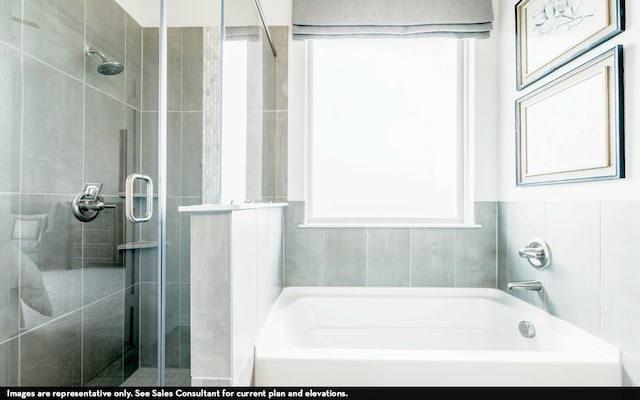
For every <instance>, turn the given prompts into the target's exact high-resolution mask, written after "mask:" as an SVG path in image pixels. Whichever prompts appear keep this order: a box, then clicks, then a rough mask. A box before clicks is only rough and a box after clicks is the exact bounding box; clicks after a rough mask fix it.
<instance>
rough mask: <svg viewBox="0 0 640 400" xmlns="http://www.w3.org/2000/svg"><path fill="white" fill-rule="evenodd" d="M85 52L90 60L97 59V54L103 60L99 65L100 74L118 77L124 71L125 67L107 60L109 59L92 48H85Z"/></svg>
mask: <svg viewBox="0 0 640 400" xmlns="http://www.w3.org/2000/svg"><path fill="white" fill-rule="evenodd" d="M84 52H85V54H86V55H87V57H89V58H93V57H95V55H96V54H97V55H98V56H99V57H100V58H102V64H100V65H98V72H99V73H101V74H102V75H118V74H119V73H121V72H122V71H124V65H122V64H120V63H119V62H115V61H111V60H109V59H107V57H105V56H104V54H102V52H100V51H99V50H96V49H93V48H91V47H85V49H84Z"/></svg>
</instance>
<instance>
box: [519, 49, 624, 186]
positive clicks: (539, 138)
mask: <svg viewBox="0 0 640 400" xmlns="http://www.w3.org/2000/svg"><path fill="white" fill-rule="evenodd" d="M622 60H623V48H622V46H621V45H618V46H615V47H614V48H612V49H610V50H608V51H606V52H605V53H602V54H601V55H599V56H597V57H595V58H594V59H592V60H590V61H588V62H586V63H584V64H582V65H581V66H579V67H577V68H575V69H574V70H572V71H570V72H568V73H566V74H565V75H563V76H561V77H559V78H557V79H555V80H554V81H552V82H550V83H548V84H546V85H544V86H542V87H540V88H539V89H536V90H534V91H532V92H530V93H529V94H527V95H525V96H523V97H521V98H519V99H517V100H516V104H515V107H516V185H517V186H527V185H544V184H556V183H565V182H580V181H593V180H604V179H621V178H624V176H625V163H624V161H625V160H624V88H623V68H622V65H623V64H622Z"/></svg>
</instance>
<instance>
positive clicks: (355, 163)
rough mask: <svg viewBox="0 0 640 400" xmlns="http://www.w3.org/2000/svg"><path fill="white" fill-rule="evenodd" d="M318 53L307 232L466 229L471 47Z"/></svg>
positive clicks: (326, 49) (333, 45)
mask: <svg viewBox="0 0 640 400" xmlns="http://www.w3.org/2000/svg"><path fill="white" fill-rule="evenodd" d="M309 46H310V49H309V79H310V81H309V110H308V112H309V114H308V123H309V124H308V128H309V137H308V145H309V149H308V174H309V175H308V183H307V190H308V193H307V201H308V205H307V223H309V224H314V223H317V224H322V223H327V224H343V223H347V224H351V223H355V224H357V223H364V224H369V223H374V224H375V223H385V224H395V223H398V224H405V223H408V224H414V223H418V224H419V223H445V224H446V223H462V222H464V221H465V215H464V214H465V213H464V209H465V207H464V206H465V184H464V182H465V180H464V175H465V174H464V173H463V172H464V168H465V162H464V154H465V151H464V143H465V135H464V134H463V133H464V132H463V131H464V129H463V125H464V123H463V122H464V112H463V111H464V110H463V108H464V107H463V105H464V103H465V102H464V96H463V94H464V84H463V83H464V79H463V77H464V73H465V71H464V70H465V69H464V68H463V67H464V51H463V48H464V46H465V43H464V42H463V41H459V40H454V39H438V40H434V39H429V40H420V39H415V40H413V39H411V40H407V39H403V40H393V39H391V40H382V39H373V40H363V39H360V40H317V41H313V42H310V45H309Z"/></svg>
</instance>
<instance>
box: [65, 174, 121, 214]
mask: <svg viewBox="0 0 640 400" xmlns="http://www.w3.org/2000/svg"><path fill="white" fill-rule="evenodd" d="M101 188H102V184H101V183H87V184H85V185H84V189H83V190H82V192H79V193H78V194H76V195H75V196H74V197H73V200H72V201H71V211H72V212H73V215H74V216H75V217H76V219H77V220H79V221H81V222H91V221H93V220H94V219H96V218H98V214H100V211H102V210H104V209H105V208H116V205H115V204H105V202H104V199H103V198H102V197H101V196H100V189H101Z"/></svg>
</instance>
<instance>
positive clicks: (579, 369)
mask: <svg viewBox="0 0 640 400" xmlns="http://www.w3.org/2000/svg"><path fill="white" fill-rule="evenodd" d="M521 321H527V322H530V323H531V324H533V329H535V332H536V333H535V336H534V337H533V338H529V337H525V336H523V334H521V332H520V329H519V327H520V322H521ZM526 328H527V327H526V326H525V327H523V331H524V332H523V333H524V334H525V335H527V334H531V333H532V332H533V329H531V328H530V326H529V328H528V329H526ZM254 382H255V385H256V386H350V387H354V386H619V385H620V384H621V367H620V352H619V350H618V349H617V348H615V347H614V346H611V345H609V344H607V343H606V342H604V341H602V340H601V339H599V338H597V337H595V336H593V335H591V334H589V333H587V332H585V331H583V330H581V329H579V328H577V327H575V326H573V325H570V324H569V323H567V322H564V321H562V320H561V319H559V318H556V317H553V316H551V315H550V314H548V313H546V312H544V311H542V310H540V309H538V308H536V307H534V306H532V305H530V304H528V303H526V302H524V301H521V300H519V299H517V298H515V297H513V296H511V295H509V294H507V293H504V292H502V291H499V290H496V289H466V288H303V287H290V288H286V289H284V290H283V291H282V293H281V295H280V297H279V298H278V300H277V301H276V303H275V305H274V307H273V309H272V310H271V312H270V314H269V316H268V317H267V320H266V321H265V324H264V326H263V328H262V330H261V332H260V334H259V335H258V339H257V341H256V344H255V364H254Z"/></svg>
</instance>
